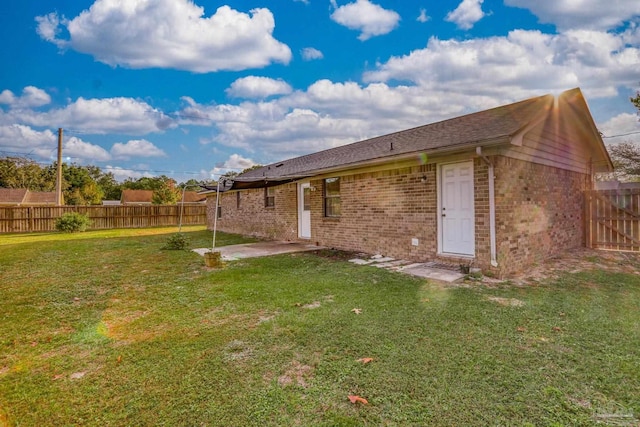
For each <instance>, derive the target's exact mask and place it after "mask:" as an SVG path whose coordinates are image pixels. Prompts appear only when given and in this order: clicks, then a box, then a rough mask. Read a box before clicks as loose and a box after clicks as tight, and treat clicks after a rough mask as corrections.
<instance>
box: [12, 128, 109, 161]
mask: <svg viewBox="0 0 640 427" xmlns="http://www.w3.org/2000/svg"><path fill="white" fill-rule="evenodd" d="M57 147H58V136H57V133H54V132H52V131H51V130H49V129H45V130H43V131H39V130H35V129H33V128H31V127H29V126H25V125H19V124H13V125H9V126H0V153H1V152H2V151H8V152H16V153H29V154H30V155H33V156H36V157H38V158H40V159H46V160H53V159H55V157H56V156H57ZM62 154H63V156H64V157H70V158H71V159H72V160H73V161H74V162H80V163H90V162H94V161H105V160H109V159H110V158H111V155H110V154H109V153H108V152H107V151H106V150H105V149H103V148H102V147H100V146H98V145H95V144H92V143H90V142H86V141H83V140H82V139H80V138H78V137H75V136H71V137H65V138H64V143H63V147H62Z"/></svg>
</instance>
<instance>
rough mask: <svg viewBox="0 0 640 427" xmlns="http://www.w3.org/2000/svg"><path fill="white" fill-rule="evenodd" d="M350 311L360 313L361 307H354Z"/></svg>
mask: <svg viewBox="0 0 640 427" xmlns="http://www.w3.org/2000/svg"><path fill="white" fill-rule="evenodd" d="M351 312H352V313H355V314H362V309H361V308H354V309H351Z"/></svg>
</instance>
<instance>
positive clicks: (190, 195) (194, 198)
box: [184, 191, 207, 203]
mask: <svg viewBox="0 0 640 427" xmlns="http://www.w3.org/2000/svg"><path fill="white" fill-rule="evenodd" d="M206 200H207V195H206V194H198V192H197V191H185V192H184V202H185V203H200V202H204V201H206Z"/></svg>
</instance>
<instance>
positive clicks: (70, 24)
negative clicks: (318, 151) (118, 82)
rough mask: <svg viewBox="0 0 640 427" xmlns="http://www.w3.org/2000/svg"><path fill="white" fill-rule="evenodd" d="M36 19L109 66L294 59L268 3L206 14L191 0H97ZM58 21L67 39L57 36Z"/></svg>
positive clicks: (221, 66)
mask: <svg viewBox="0 0 640 427" xmlns="http://www.w3.org/2000/svg"><path fill="white" fill-rule="evenodd" d="M36 20H37V22H38V28H37V32H38V34H39V35H40V37H42V38H43V39H44V40H47V41H49V42H52V43H55V44H56V45H58V46H59V47H67V48H71V49H73V50H76V51H78V52H82V53H87V54H90V55H93V56H94V57H95V58H96V59H97V60H98V61H100V62H104V63H105V64H108V65H111V66H124V67H129V68H154V67H158V68H174V69H180V70H189V71H193V72H198V73H206V72H212V71H218V70H243V69H247V68H259V67H265V66H267V65H269V64H271V63H273V62H281V63H285V64H287V63H288V62H289V61H290V59H291V50H290V49H289V47H288V46H287V45H285V44H283V43H281V42H279V41H277V40H276V39H274V38H273V30H274V28H275V20H274V17H273V14H272V13H271V11H270V10H269V9H264V8H261V9H253V10H251V12H250V14H246V13H242V12H238V11H236V10H234V9H231V8H230V7H229V6H221V7H219V8H218V9H217V11H216V13H215V14H213V15H212V16H209V17H205V16H204V8H202V7H199V6H197V5H195V4H194V3H193V2H192V1H190V0H154V1H147V0H127V1H126V2H125V1H121V0H96V1H95V3H94V4H93V5H92V6H91V7H90V8H89V9H88V10H85V11H83V12H82V13H80V15H78V16H77V17H75V18H73V19H71V20H66V19H61V18H59V17H58V16H57V15H56V14H55V13H51V14H49V15H46V16H40V17H37V18H36ZM60 26H64V27H66V30H67V31H68V33H69V37H70V38H69V40H63V39H59V38H58V33H59V27H60Z"/></svg>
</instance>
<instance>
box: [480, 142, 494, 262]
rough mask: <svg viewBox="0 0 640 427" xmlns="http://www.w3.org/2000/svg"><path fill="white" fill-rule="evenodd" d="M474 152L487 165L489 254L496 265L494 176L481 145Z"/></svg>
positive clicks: (491, 166)
mask: <svg viewBox="0 0 640 427" xmlns="http://www.w3.org/2000/svg"><path fill="white" fill-rule="evenodd" d="M476 154H477V155H478V157H480V158H481V159H482V160H484V162H485V163H486V164H487V166H488V167H489V245H490V249H489V250H490V254H491V266H492V267H497V266H498V259H497V255H496V198H495V176H494V168H493V163H491V160H489V159H488V158H487V156H485V155H484V154H482V147H476Z"/></svg>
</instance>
